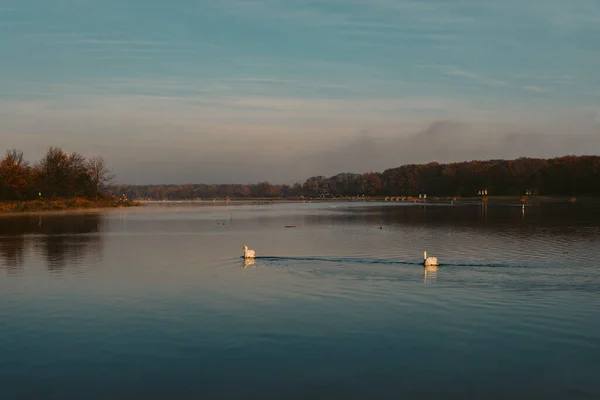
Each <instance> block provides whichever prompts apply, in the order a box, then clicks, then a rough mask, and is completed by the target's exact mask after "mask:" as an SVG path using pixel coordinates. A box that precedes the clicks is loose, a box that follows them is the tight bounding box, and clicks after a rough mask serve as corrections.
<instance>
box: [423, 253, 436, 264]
mask: <svg viewBox="0 0 600 400" xmlns="http://www.w3.org/2000/svg"><path fill="white" fill-rule="evenodd" d="M423 265H424V266H425V267H428V266H434V265H436V266H437V265H439V264H438V259H437V258H436V257H427V252H426V251H424V252H423Z"/></svg>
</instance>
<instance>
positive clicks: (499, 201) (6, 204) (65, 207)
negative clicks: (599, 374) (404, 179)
mask: <svg viewBox="0 0 600 400" xmlns="http://www.w3.org/2000/svg"><path fill="white" fill-rule="evenodd" d="M284 203H290V204H291V203H322V204H327V203H390V204H395V203H398V204H401V203H412V204H446V205H451V204H454V205H468V204H482V203H485V204H496V205H522V204H526V205H534V204H542V203H579V204H594V203H595V204H598V203H600V197H582V198H575V197H568V196H488V197H487V198H482V197H430V198H427V199H419V198H418V197H410V196H387V197H364V198H363V197H353V198H304V199H302V198H254V199H228V200H227V199H204V200H198V199H195V200H134V201H131V200H123V199H121V198H116V197H115V198H108V199H102V200H89V199H84V198H79V197H77V198H72V199H57V200H27V201H0V216H8V215H24V214H39V213H63V212H100V211H107V210H115V209H122V208H130V207H144V206H150V207H155V206H158V207H160V206H165V207H173V206H175V207H177V206H185V205H195V206H227V205H269V204H284Z"/></svg>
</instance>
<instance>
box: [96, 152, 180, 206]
mask: <svg viewBox="0 0 600 400" xmlns="http://www.w3.org/2000/svg"><path fill="white" fill-rule="evenodd" d="M87 172H88V175H89V179H90V186H91V195H92V196H93V197H95V198H97V197H98V195H99V193H100V192H101V191H102V190H104V189H106V187H107V186H108V185H110V184H111V183H112V182H113V180H114V179H115V174H113V173H112V170H111V169H110V168H108V165H107V164H106V161H105V160H104V157H102V156H96V157H92V158H90V159H89V160H88V161H87ZM190 193H191V191H190Z"/></svg>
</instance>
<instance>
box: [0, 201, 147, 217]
mask: <svg viewBox="0 0 600 400" xmlns="http://www.w3.org/2000/svg"><path fill="white" fill-rule="evenodd" d="M139 205H140V203H139V202H134V201H130V200H123V199H120V198H116V197H114V198H112V197H111V198H104V199H99V200H90V199H85V198H81V197H74V198H70V199H56V200H25V201H0V215H24V214H32V213H35V214H37V213H57V212H74V211H93V210H96V211H98V210H109V209H117V208H126V207H137V206H139Z"/></svg>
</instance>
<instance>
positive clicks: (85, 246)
mask: <svg viewBox="0 0 600 400" xmlns="http://www.w3.org/2000/svg"><path fill="white" fill-rule="evenodd" d="M101 226H102V216H101V214H98V213H90V214H86V213H78V214H70V215H56V214H48V215H18V216H8V217H4V218H2V219H0V261H1V262H2V264H5V266H6V268H7V269H9V270H19V269H21V268H23V265H24V256H25V253H26V249H27V248H28V247H29V246H31V248H33V249H34V252H38V251H39V252H40V253H41V254H42V255H43V257H44V258H45V260H46V267H47V269H48V270H49V271H58V270H61V269H62V268H64V267H66V266H68V265H69V264H71V265H78V264H79V262H80V261H81V260H83V259H84V258H85V257H86V256H87V255H89V254H101V252H102V239H101V237H100V235H95V233H98V232H99V231H100V229H101Z"/></svg>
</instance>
